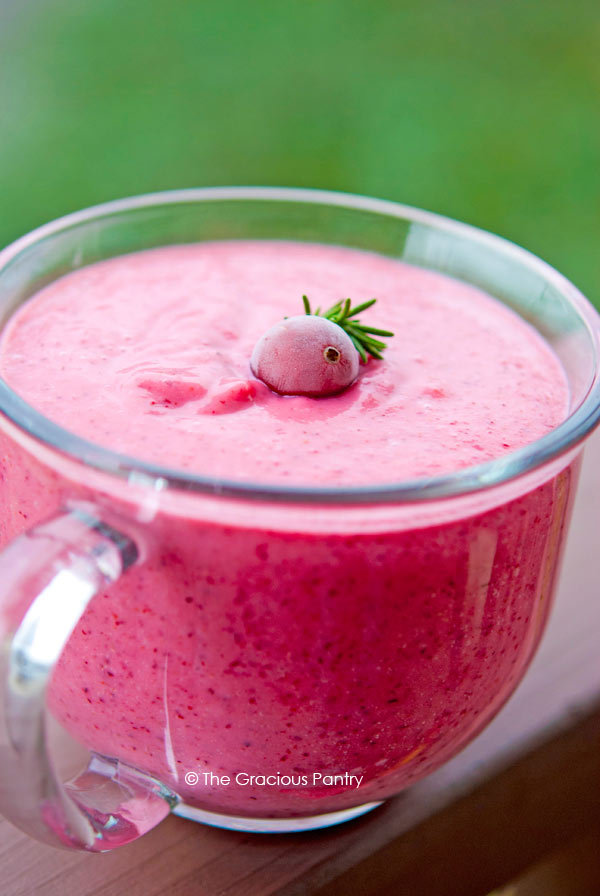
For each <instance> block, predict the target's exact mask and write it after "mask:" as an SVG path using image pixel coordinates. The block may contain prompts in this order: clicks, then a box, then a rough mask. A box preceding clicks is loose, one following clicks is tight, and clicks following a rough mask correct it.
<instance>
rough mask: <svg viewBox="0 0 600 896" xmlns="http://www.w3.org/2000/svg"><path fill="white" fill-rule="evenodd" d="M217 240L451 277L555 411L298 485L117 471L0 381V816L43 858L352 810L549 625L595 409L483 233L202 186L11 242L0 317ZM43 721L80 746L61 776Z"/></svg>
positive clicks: (540, 315) (495, 693) (386, 206)
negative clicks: (531, 350) (550, 381)
mask: <svg viewBox="0 0 600 896" xmlns="http://www.w3.org/2000/svg"><path fill="white" fill-rule="evenodd" d="M217 239H253V240H255V239H290V240H303V241H311V242H319V243H334V244H343V245H346V246H350V247H357V248H360V249H366V250H373V251H377V252H380V253H383V254H386V255H388V256H392V257H397V258H402V259H403V260H405V261H407V262H410V263H414V264H416V265H419V266H422V267H425V268H429V269H432V270H437V271H441V272H443V273H445V274H449V275H451V276H453V277H456V278H458V279H460V280H463V281H466V282H468V283H472V284H475V285H477V286H478V287H481V288H483V289H485V290H487V291H488V292H489V293H491V294H492V295H494V296H496V297H497V298H498V299H500V300H501V301H503V302H505V303H507V304H508V305H510V306H511V307H512V308H514V309H515V310H516V311H517V312H518V313H519V314H521V315H522V316H523V317H525V318H526V319H527V320H528V321H530V322H532V323H533V324H534V325H535V326H536V327H537V328H538V329H539V330H540V332H541V333H542V334H543V335H544V337H545V338H546V339H547V340H548V341H549V343H550V344H551V345H552V346H553V348H554V350H555V351H556V353H557V354H558V356H559V357H560V359H561V361H562V363H563V365H564V368H565V371H566V373H567V376H568V379H569V383H570V387H571V393H572V404H571V410H570V414H569V417H568V419H567V420H565V422H564V423H562V424H561V425H560V426H558V427H557V428H556V429H555V430H553V431H552V432H551V433H550V434H549V435H547V436H545V437H544V438H542V439H539V440H538V441H536V442H535V443H533V444H531V445H528V446H526V447H525V448H522V449H520V450H518V451H514V452H512V453H510V454H507V455H506V456H504V457H502V458H500V459H498V460H496V461H493V462H488V463H485V464H482V465H480V466H478V467H471V468H468V469H464V470H461V471H459V472H457V473H454V474H450V475H445V476H439V477H435V478H429V479H422V480H414V481H409V482H397V483H390V484H389V485H386V486H382V487H379V486H378V487H374V488H348V489H343V490H340V489H327V488H313V489H300V488H284V487H280V486H266V485H263V484H261V483H251V482H235V481H222V480H221V481H216V480H212V479H210V478H209V477H206V476H202V475H201V473H200V472H199V473H198V474H197V475H191V474H189V473H184V472H181V471H177V470H170V469H165V468H159V467H154V466H153V465H152V464H149V463H145V462H142V461H139V460H136V459H135V458H131V457H125V456H122V455H118V454H116V453H114V452H111V451H110V450H107V449H106V448H103V447H101V446H99V445H95V444H92V443H90V442H88V441H85V440H83V439H81V438H79V437H77V436H76V435H74V434H73V433H70V432H67V431H66V430H63V429H62V428H61V427H59V426H57V425H56V424H54V423H53V422H52V421H51V420H48V419H46V418H45V417H43V416H42V415H41V414H39V413H38V412H37V411H35V410H34V409H33V408H32V407H30V406H28V405H27V404H26V403H25V402H24V401H23V400H22V399H21V398H20V397H19V396H18V395H16V394H15V393H14V392H12V391H11V389H10V388H9V387H8V386H7V385H6V384H5V383H4V382H2V381H0V407H1V410H2V414H1V415H0V451H1V455H0V457H1V461H0V463H1V468H0V473H1V474H2V475H1V476H0V539H1V543H2V545H3V546H4V550H3V553H2V554H1V555H0V619H1V628H2V635H3V641H2V644H3V651H2V663H3V666H2V673H1V674H2V676H3V686H2V691H1V692H2V703H3V706H2V710H1V712H2V715H1V722H0V726H1V728H0V731H1V744H0V751H1V755H0V806H1V808H2V811H3V812H4V814H5V815H6V816H7V817H8V818H9V819H10V820H11V821H12V822H13V823H14V824H16V825H18V826H19V827H21V828H22V829H23V830H25V831H27V832H28V833H30V834H31V835H32V836H34V837H37V838H39V839H40V840H43V841H46V842H48V843H52V844H54V845H60V846H67V847H73V848H79V849H86V850H106V849H110V848H112V847H114V846H118V845H121V844H123V843H127V842H129V841H131V840H133V839H134V838H136V837H138V836H140V835H141V834H143V833H144V832H145V831H146V830H148V829H150V828H151V827H153V826H154V825H155V824H157V823H158V822H159V821H160V820H161V819H162V818H164V817H165V816H166V815H167V814H168V813H169V812H170V811H173V812H176V813H178V814H180V815H183V816H185V817H188V818H192V819H195V820H199V821H205V822H208V823H212V824H217V825H221V826H223V827H229V828H234V829H241V830H253V831H265V832H269V831H285V830H306V829H310V828H316V827H323V826H326V825H329V824H335V823H337V822H340V821H343V820H345V819H349V818H353V817H355V816H358V815H360V814H361V813H363V812H365V811H367V810H368V809H370V808H372V807H373V806H375V805H377V804H378V803H379V802H381V800H383V799H385V798H386V797H388V796H390V795H393V794H395V793H398V792H399V791H401V790H402V789H404V788H405V787H407V786H408V785H409V784H411V783H412V782H413V781H416V780H418V779H419V778H420V777H422V776H423V775H425V774H427V773H428V772H430V771H432V770H433V769H435V768H436V767H437V766H439V765H440V764H441V763H443V762H444V761H445V760H447V759H449V758H450V757H451V756H452V755H454V754H455V753H456V752H457V751H458V750H459V749H460V748H462V747H463V746H464V745H465V744H466V743H467V742H468V741H469V740H470V739H472V738H473V737H474V736H475V735H476V734H477V732H478V731H479V730H481V728H482V727H483V726H484V725H485V724H486V723H487V722H488V721H489V720H490V719H491V717H492V716H493V715H494V714H495V713H496V712H497V711H498V709H499V708H500V707H501V705H502V704H503V703H504V702H505V700H506V699H507V698H508V696H509V695H510V693H511V692H512V691H513V689H514V688H515V686H516V685H517V683H518V682H519V680H520V678H521V677H522V675H523V673H524V671H525V669H526V667H527V664H528V663H529V661H530V660H531V657H532V655H533V653H534V650H535V648H536V645H537V643H538V641H539V638H540V635H541V632H542V630H543V627H544V623H545V620H546V618H547V614H548V611H549V608H550V604H551V598H552V594H553V589H554V585H555V581H556V575H557V568H558V564H559V560H560V555H561V548H562V546H563V544H564V536H565V531H566V527H567V525H568V518H569V511H570V507H571V504H572V499H573V494H574V489H575V485H576V479H577V471H578V467H579V461H580V456H581V449H582V443H583V440H584V439H585V438H586V437H587V436H588V435H589V433H590V432H591V431H592V429H593V428H594V426H595V424H596V423H597V422H598V420H599V419H600V378H599V365H598V356H599V325H598V320H599V319H598V316H597V314H596V312H595V311H594V309H593V308H592V307H591V306H590V305H589V304H588V302H587V301H586V300H585V299H584V298H583V296H581V294H580V293H579V292H578V291H577V290H576V289H575V288H574V287H573V286H572V285H571V284H570V283H568V282H567V281H566V280H565V279H564V278H563V277H561V276H560V275H559V274H558V273H556V271H554V270H553V269H551V268H550V267H549V266H548V265H546V264H544V263H543V262H541V261H540V260H538V259H536V258H535V257H533V256H532V255H530V254H529V253H527V252H525V251H524V250H522V249H520V248H517V247H516V246H514V245H512V244H511V243H508V242H506V241H505V240H502V239H499V238H497V237H494V236H491V235H490V234H487V233H483V232H481V231H478V230H476V229H474V228H472V227H468V226H465V225H462V224H458V223H455V222H452V221H449V220H446V219H444V218H441V217H439V216H436V215H433V214H429V213H426V212H422V211H418V210H415V209H410V208H407V207H404V206H400V205H397V204H395V203H390V202H384V201H378V200H373V199H366V198H361V197H354V196H346V195H341V194H332V193H324V192H316V191H304V190H290V189H260V188H227V189H205V190H189V191H180V192H171V193H165V194H158V195H151V196H145V197H138V198H134V199H128V200H123V201H119V202H113V203H109V204H106V205H103V206H99V207H97V208H93V209H89V210H86V211H83V212H80V213H78V214H74V215H69V216H67V217H66V218H62V219H61V220H59V221H56V222H54V223H52V224H49V225H47V226H45V227H42V228H40V229H38V230H37V231H35V232H33V233H32V234H30V235H28V236H26V237H24V238H23V239H21V240H18V241H17V242H16V243H14V244H13V245H12V246H9V247H8V248H7V249H5V250H4V251H3V252H2V253H0V313H1V315H2V316H1V320H0V323H1V325H4V323H5V322H6V321H7V320H8V318H9V317H10V316H11V314H12V313H13V311H14V310H15V309H16V308H17V307H18V306H19V305H20V304H21V303H22V302H24V301H25V300H26V299H27V298H28V297H29V296H31V295H32V294H33V293H35V292H36V291H37V290H38V289H40V287H41V286H43V285H44V284H46V283H48V282H49V281H52V280H54V279H56V278H57V277H59V276H61V275H62V274H64V273H66V272H68V271H70V270H73V269H74V268H78V267H81V266H83V265H86V264H89V263H92V262H95V261H98V260H101V259H104V258H108V257H111V256H114V255H119V254H124V253H128V252H133V251H136V250H141V249H147V248H150V247H154V246H161V245H166V244H172V243H183V242H192V241H202V240H217ZM40 375H43V371H42V370H41V371H40ZM54 720H58V722H59V723H60V724H61V725H62V726H63V727H64V729H66V731H67V732H68V733H69V735H70V736H71V737H72V738H73V739H74V740H75V742H77V743H79V744H82V745H84V747H85V748H86V752H85V761H84V762H83V766H82V768H80V769H79V771H78V772H77V773H76V774H74V775H73V774H72V775H71V776H70V777H69V776H68V775H67V774H66V772H59V770H58V768H57V766H58V765H60V759H61V757H60V755H57V754H56V753H53V751H52V750H51V749H50V748H49V745H48V740H49V735H48V729H49V722H51V723H52V724H53V723H54Z"/></svg>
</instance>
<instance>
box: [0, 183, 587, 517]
mask: <svg viewBox="0 0 600 896" xmlns="http://www.w3.org/2000/svg"><path fill="white" fill-rule="evenodd" d="M232 200H248V201H251V200H255V201H270V202H288V203H289V202H294V203H298V202H301V203H312V204H314V205H321V206H338V207H342V208H348V209H353V210H356V211H367V212H373V213H377V214H381V215H384V216H387V217H391V218H398V219H402V220H405V221H406V220H408V221H410V222H413V223H418V224H423V225H426V226H430V227H434V228H436V229H437V230H438V231H440V230H442V231H445V232H446V233H451V234H454V235H458V236H462V237H464V238H467V239H468V240H469V241H470V242H472V243H479V244H481V245H488V246H491V247H494V248H496V249H500V250H501V251H502V253H503V255H504V257H505V258H508V259H511V258H512V259H515V260H519V261H520V262H522V263H525V264H526V265H527V267H528V268H529V269H530V270H534V271H537V272H538V273H540V274H541V275H542V276H543V277H544V278H545V279H546V280H547V281H549V282H550V283H551V284H552V285H553V286H554V287H555V288H556V289H557V290H558V291H560V293H561V294H562V295H563V297H565V298H566V299H567V300H568V301H569V303H570V304H571V305H572V306H574V307H575V309H576V311H577V312H578V315H579V317H580V319H581V321H582V322H583V324H584V325H585V327H586V329H587V331H588V335H589V337H590V342H591V344H592V345H593V346H594V350H595V358H594V361H595V370H594V376H593V379H592V382H591V384H590V386H589V388H588V391H587V393H586V395H585V397H584V398H583V400H582V401H581V403H580V405H579V406H578V407H577V408H576V409H575V410H574V411H573V412H572V413H570V414H569V416H568V417H567V418H566V419H565V420H564V421H563V422H562V423H560V424H559V425H558V426H556V427H555V428H554V429H552V430H551V431H550V432H549V433H547V434H546V435H544V436H542V437H541V438H539V439H536V440H535V441H533V442H530V443H529V444H527V445H525V446H523V447H522V448H519V449H517V450H516V451H511V452H509V453H508V454H506V455H503V456H502V457H500V458H496V459H493V460H490V461H486V462H485V463H482V464H477V465H475V466H469V467H464V468H462V469H459V470H455V471H453V472H451V473H445V474H443V475H438V476H429V477H420V478H414V479H406V480H403V481H399V482H392V483H384V484H378V485H374V486H369V485H360V486H358V485H357V486H340V487H337V488H327V487H314V486H300V485H299V486H293V485H285V486H284V485H280V484H276V483H273V484H267V483H256V482H252V481H245V480H239V481H238V480H230V479H227V478H222V477H214V476H201V475H199V474H195V473H190V472H188V471H182V470H177V469H171V468H169V467H165V466H162V465H160V464H154V463H151V462H148V461H143V460H141V459H139V458H136V457H133V456H130V455H127V454H121V453H119V452H115V451H113V450H112V449H110V448H105V447H103V446H101V445H99V444H96V443H95V442H92V441H89V440H87V439H84V438H82V437H80V436H77V435H76V434H75V433H73V432H71V431H70V430H67V429H64V428H63V427H62V426H59V425H58V424H57V423H54V422H53V421H52V420H50V419H49V418H48V417H45V416H44V415H43V414H42V413H40V412H39V411H37V410H36V409H35V408H34V407H32V406H31V405H29V404H28V403H27V402H26V401H25V400H24V399H22V398H21V397H20V396H19V395H18V394H17V393H16V392H14V391H13V390H12V389H11V387H10V386H8V384H7V383H6V382H5V381H4V380H3V379H2V378H1V377H0V413H2V414H3V415H4V416H5V417H7V418H8V419H9V420H10V421H12V423H13V424H14V425H16V426H17V428H18V429H20V430H21V431H22V432H24V433H26V434H27V435H28V436H30V437H32V438H33V439H34V440H35V441H37V442H39V443H41V444H43V445H44V446H45V447H47V448H50V449H51V450H53V451H55V452H58V453H59V454H62V455H66V456H67V457H69V458H70V459H71V460H74V461H76V462H79V463H82V464H84V465H85V466H87V467H92V468H94V469H96V470H99V471H101V472H103V473H107V474H110V475H112V476H116V477H119V478H121V479H125V480H135V481H138V482H148V481H152V482H153V484H154V487H155V488H156V487H159V488H160V489H163V488H171V489H176V490H183V491H187V492H199V493H204V494H207V495H212V496H220V497H224V498H225V497H226V498H236V499H254V500H260V501H269V502H282V503H307V504H333V505H339V504H379V503H398V504H404V503H414V502H418V503H422V502H427V501H433V500H439V499H442V498H452V497H459V496H461V495H467V494H471V493H473V492H478V491H482V490H487V489H489V488H492V487H494V486H500V485H503V484H504V483H507V482H509V481H511V480H514V479H516V478H518V477H522V476H523V475H525V474H526V473H529V472H533V471H534V470H536V469H538V468H540V467H542V466H544V465H545V464H548V463H549V462H551V461H553V460H555V459H557V458H558V457H560V456H561V455H563V454H565V453H566V452H567V451H569V449H571V448H574V447H575V446H576V445H578V444H579V443H580V442H582V441H583V440H584V439H585V438H586V437H587V436H588V435H589V434H590V433H591V431H592V430H593V429H594V427H595V425H596V424H597V423H598V422H599V421H600V361H599V352H600V346H599V334H600V328H599V326H598V321H599V320H600V318H598V315H597V312H596V311H595V309H594V308H593V306H592V305H591V304H590V303H589V302H588V300H587V299H586V298H585V296H584V295H583V294H582V293H581V292H580V291H579V290H578V289H577V287H575V286H574V285H573V284H572V283H571V282H570V281H569V280H568V279H567V278H566V277H564V276H563V275H562V274H560V273H559V272H558V271H556V270H555V269H554V268H553V267H551V265H549V264H547V262H545V261H542V260H541V259H540V258H538V257H537V256H536V255H534V254H533V253H531V252H529V251H528V250H526V249H523V248H521V247H520V246H518V245H516V244H515V243H512V242H511V241H509V240H507V239H505V238H503V237H500V236H496V235H495V234H492V233H490V232H488V231H485V230H482V229H480V228H477V227H474V226H472V225H470V224H464V223H462V222H459V221H455V220H453V219H451V218H447V217H445V216H443V215H438V214H437V213H434V212H429V211H424V210H422V209H418V208H413V207H412V206H408V205H403V204H401V203H397V202H394V201H391V200H386V199H374V198H370V197H366V196H360V195H355V194H351V193H339V192H333V191H329V190H312V189H305V188H295V187H200V188H190V189H181V190H168V191H164V192H157V193H147V194H143V195H140V196H133V197H129V198H125V199H117V200H114V201H111V202H105V203H101V204H99V205H94V206H91V207H89V208H86V209H82V210H81V211H77V212H73V213H71V214H68V215H64V216H62V217H60V218H57V219H56V220H54V221H51V222H49V223H47V224H43V225H42V226H40V227H38V228H36V229H34V230H32V231H30V232H29V233H27V234H26V235H24V236H22V237H20V238H19V239H17V240H16V241H14V242H13V243H11V244H10V245H8V246H7V247H6V248H4V249H3V250H2V251H0V273H1V272H2V270H3V269H4V268H5V267H6V266H7V265H9V264H10V263H11V262H12V261H13V260H14V259H15V258H16V257H17V256H18V255H19V254H20V253H21V252H23V251H24V250H26V249H29V248H31V247H32V246H34V245H35V244H36V243H38V242H40V241H41V240H43V239H45V238H46V237H49V236H53V235H56V234H57V233H60V232H61V231H66V230H69V229H72V228H74V227H76V226H77V225H79V224H82V223H85V222H87V221H91V220H94V219H100V218H102V217H107V216H110V215H112V214H115V213H119V212H126V211H135V210H137V209H143V208H145V207H152V206H157V205H162V206H167V205H178V204H186V203H188V204H189V203H194V204H198V203H200V202H205V201H212V202H219V201H232Z"/></svg>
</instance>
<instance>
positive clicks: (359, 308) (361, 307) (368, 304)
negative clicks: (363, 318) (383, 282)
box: [351, 299, 377, 317]
mask: <svg viewBox="0 0 600 896" xmlns="http://www.w3.org/2000/svg"><path fill="white" fill-rule="evenodd" d="M376 301H377V299H369V301H368V302H363V303H362V305H357V306H356V308H353V309H352V314H351V317H356V315H357V314H360V312H361V311H366V309H367V308H370V307H371V305H374V304H375V302H376Z"/></svg>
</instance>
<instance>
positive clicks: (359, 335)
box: [302, 296, 394, 364]
mask: <svg viewBox="0 0 600 896" xmlns="http://www.w3.org/2000/svg"><path fill="white" fill-rule="evenodd" d="M376 301H377V299H369V300H368V301H367V302H362V303H361V304H360V305H357V306H356V307H355V308H353V307H352V300H351V299H340V301H339V302H336V303H335V305H332V306H331V308H328V309H327V311H325V312H324V313H323V315H322V317H325V318H327V320H330V321H331V322H332V323H334V324H337V325H338V327H341V328H342V330H344V332H346V333H347V334H348V336H349V337H350V339H351V341H352V344H353V345H354V347H355V348H356V351H357V352H358V354H359V355H360V359H361V361H362V362H363V364H366V362H367V360H368V358H367V356H368V355H371V357H373V358H377V359H379V360H382V355H381V352H382V351H383V350H384V349H386V348H387V345H386V343H385V342H381V340H380V339H374V338H373V337H374V336H393V335H394V334H393V333H392V332H391V331H390V330H380V329H377V328H376V327H367V326H364V325H363V324H361V322H360V320H358V319H356V315H357V314H360V312H361V311H366V309H367V308H370V307H371V306H372V305H374V304H375V302H376ZM302 302H303V304H304V310H305V312H306V314H314V315H316V316H321V306H320V305H319V307H318V308H317V309H316V311H311V309H310V302H309V301H308V298H307V297H306V296H302Z"/></svg>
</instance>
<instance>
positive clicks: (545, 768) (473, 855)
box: [0, 433, 600, 896]
mask: <svg viewBox="0 0 600 896" xmlns="http://www.w3.org/2000/svg"><path fill="white" fill-rule="evenodd" d="M599 574H600V433H596V434H595V435H594V437H593V438H592V439H591V440H590V442H589V445H588V447H587V449H586V457H585V460H584V464H583V470H582V478H581V483H580V488H579V493H578V498H577V502H576V506H575V512H574V518H573V523H572V527H571V534H570V537H569V543H568V547H567V552H566V556H565V561H564V566H563V574H562V578H561V584H560V587H559V594H558V599H557V602H556V606H555V608H554V612H553V615H552V618H551V621H550V625H549V627H548V630H547V632H546V634H545V636H544V639H543V642H542V646H541V648H540V650H539V652H538V655H537V657H536V659H535V660H534V663H533V665H532V667H531V668H530V670H529V672H528V674H527V675H526V677H525V679H524V681H523V683H522V684H521V686H520V687H519V689H518V690H517V692H516V694H515V695H514V696H513V697H512V698H511V700H510V701H509V703H508V704H507V705H506V707H505V708H504V709H503V710H502V712H501V713H500V714H499V715H498V716H497V717H496V719H495V720H494V721H493V722H492V724H491V725H490V726H489V727H488V728H487V729H486V731H484V732H483V733H482V734H481V735H480V736H479V737H478V738H477V739H476V740H475V741H474V742H473V743H472V744H471V745H470V746H469V747H467V748H466V749H465V750H463V752H462V753H460V754H459V755H458V756H457V757H455V759H453V760H452V761H451V762H449V763H448V764H447V765H446V766H445V767H444V768H442V769H440V770H439V771H437V772H436V773H435V774H433V775H431V776H430V777H429V778H428V779H425V780H424V781H421V782H420V783H418V784H417V785H415V786H414V787H413V788H412V789H411V790H409V791H407V792H406V793H405V794H403V795H401V796H399V797H397V798H396V799H394V800H390V801H389V802H388V803H387V804H385V805H384V806H382V807H380V808H379V809H377V810H375V811H374V812H372V813H371V814H370V815H368V816H365V817H363V818H362V819H358V820H357V821H355V822H351V823H349V824H346V825H343V826H341V827H339V828H337V829H329V830H327V831H323V832H313V833H307V834H293V835H277V836H274V835H246V834H238V833H234V832H228V831H221V830H218V829H215V828H209V827H204V826H201V825H196V824H194V823H192V822H188V821H184V820H183V819H180V818H176V817H174V816H172V817H170V818H169V819H167V821H165V822H164V823H163V824H161V825H160V826H159V827H158V828H156V829H155V830H154V831H151V832H150V833H149V834H147V835H146V836H145V837H143V838H142V839H141V840H139V841H137V842H136V843H133V844H131V845H129V846H126V847H123V848H121V849H120V850H117V851H115V852H112V853H106V854H103V855H87V854H79V853H70V852H64V851H61V850H53V849H51V848H49V847H46V846H43V845H41V844H38V843H36V842H34V841H32V840H30V839H29V838H27V837H26V836H25V835H24V834H21V833H20V832H19V831H17V830H16V829H15V828H13V827H12V826H11V825H10V824H9V823H8V822H6V821H1V822H0V863H1V865H0V867H1V874H2V886H1V892H2V893H3V894H5V896H34V894H35V896H37V894H40V896H42V894H43V896H64V894H65V893H67V894H69V896H121V894H123V893H127V894H133V896H135V894H138V893H139V894H144V896H159V894H165V893H168V894H169V896H192V894H194V896H196V894H198V896H275V894H277V896H305V894H315V896H338V894H339V896H341V894H348V893H352V894H357V896H370V894H377V896H386V894H390V896H392V894H393V896H403V894H407V896H421V894H422V896H459V894H460V896H483V894H485V893H487V892H489V891H490V890H491V889H493V888H494V887H497V886H500V885H501V884H504V883H506V882H508V881H509V880H511V879H512V878H514V877H515V876H516V875H518V874H519V873H521V872H522V871H523V870H524V869H525V868H527V867H528V866H529V865H531V864H532V863H534V862H536V861H538V860H539V859H540V858H541V857H542V856H543V855H545V854H546V853H547V852H548V851H550V850H553V849H557V848H559V847H561V846H565V845H566V844H567V843H569V842H570V841H571V840H573V839H574V838H576V837H580V836H582V835H583V834H584V833H585V831H586V830H589V829H591V828H593V827H597V826H599V825H600V659H599V653H600V646H599V645H600V594H599V591H600V589H599V588H598V584H597V581H598V578H599Z"/></svg>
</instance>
